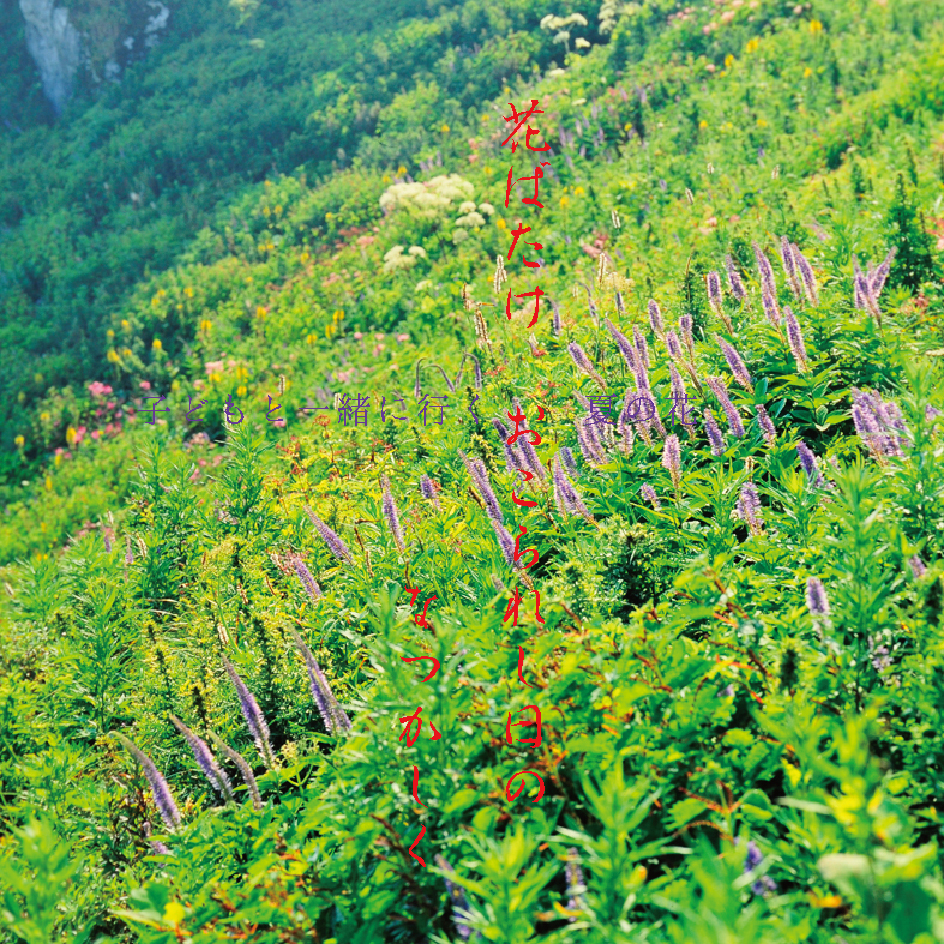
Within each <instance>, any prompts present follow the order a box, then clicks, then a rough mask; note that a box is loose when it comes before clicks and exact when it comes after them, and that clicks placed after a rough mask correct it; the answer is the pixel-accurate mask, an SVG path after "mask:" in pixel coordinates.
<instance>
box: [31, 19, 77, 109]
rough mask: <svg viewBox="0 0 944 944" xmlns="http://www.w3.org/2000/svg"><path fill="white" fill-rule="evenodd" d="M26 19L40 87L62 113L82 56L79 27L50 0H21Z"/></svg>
mask: <svg viewBox="0 0 944 944" xmlns="http://www.w3.org/2000/svg"><path fill="white" fill-rule="evenodd" d="M20 10H21V11H22V12H23V18H24V19H25V20H26V43H27V45H28V46H29V51H30V55H31V56H32V57H33V59H34V61H35V62H36V65H37V66H38V68H39V74H40V77H41V78H42V80H43V90H44V91H45V93H46V97H47V98H48V99H49V101H50V102H52V106H53V108H54V109H55V110H56V114H57V115H58V114H61V113H62V109H63V108H64V107H65V104H66V102H67V101H68V100H69V96H70V95H71V94H72V83H73V80H74V78H75V73H76V71H77V70H78V68H79V63H80V61H81V56H82V42H81V39H80V37H79V32H78V30H77V29H76V28H75V27H74V26H73V25H72V24H71V23H70V22H69V13H68V11H67V10H65V9H63V8H62V7H56V6H55V5H54V3H53V0H20Z"/></svg>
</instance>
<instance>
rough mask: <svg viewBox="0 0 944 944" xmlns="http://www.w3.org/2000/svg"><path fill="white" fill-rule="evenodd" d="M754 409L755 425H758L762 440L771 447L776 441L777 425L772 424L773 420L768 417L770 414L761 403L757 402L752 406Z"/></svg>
mask: <svg viewBox="0 0 944 944" xmlns="http://www.w3.org/2000/svg"><path fill="white" fill-rule="evenodd" d="M754 411H755V412H756V413H757V425H758V426H760V431H761V433H762V434H763V437H764V442H765V443H767V445H768V446H771V447H772V446H773V445H774V444H775V443H776V442H777V427H776V426H774V421H773V420H772V419H771V418H770V414H769V413H768V412H767V408H766V407H765V406H764V405H763V404H761V403H758V404H757V405H756V406H755V407H754Z"/></svg>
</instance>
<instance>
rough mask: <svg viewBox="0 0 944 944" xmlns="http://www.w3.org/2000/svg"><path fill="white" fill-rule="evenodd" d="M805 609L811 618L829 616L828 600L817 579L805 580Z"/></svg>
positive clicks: (821, 584)
mask: <svg viewBox="0 0 944 944" xmlns="http://www.w3.org/2000/svg"><path fill="white" fill-rule="evenodd" d="M806 608H807V609H808V610H809V611H810V614H811V615H812V616H824V617H825V616H829V598H828V597H827V596H826V588H825V587H824V586H823V581H822V580H820V579H819V577H807V578H806Z"/></svg>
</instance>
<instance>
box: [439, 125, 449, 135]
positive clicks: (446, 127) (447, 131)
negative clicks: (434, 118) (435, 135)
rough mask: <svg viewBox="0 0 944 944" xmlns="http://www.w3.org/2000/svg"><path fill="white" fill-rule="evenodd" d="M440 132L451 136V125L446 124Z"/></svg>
mask: <svg viewBox="0 0 944 944" xmlns="http://www.w3.org/2000/svg"><path fill="white" fill-rule="evenodd" d="M439 130H440V131H441V132H442V133H443V134H449V131H450V128H449V125H446V124H444V125H443V126H442V127H441V128H440V129H439Z"/></svg>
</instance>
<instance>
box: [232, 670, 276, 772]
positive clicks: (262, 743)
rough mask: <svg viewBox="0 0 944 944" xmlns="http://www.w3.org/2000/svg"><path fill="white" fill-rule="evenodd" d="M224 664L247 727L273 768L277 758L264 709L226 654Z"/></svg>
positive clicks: (267, 765) (261, 753) (257, 746)
mask: <svg viewBox="0 0 944 944" xmlns="http://www.w3.org/2000/svg"><path fill="white" fill-rule="evenodd" d="M223 666H224V667H225V669H226V672H227V674H228V675H229V677H230V680H231V681H232V683H233V687H234V688H235V689H236V693H237V694H238V695H239V708H240V711H242V713H243V717H244V718H245V719H246V727H247V728H249V733H250V734H251V735H252V739H253V741H255V744H256V748H257V749H258V751H259V753H260V755H261V756H262V759H263V761H264V762H265V765H266V767H268V768H269V769H270V770H271V769H272V768H274V767H275V758H274V757H273V756H272V745H271V744H270V743H269V726H268V725H267V724H266V720H265V716H264V715H263V714H262V709H261V708H260V707H259V705H258V703H257V702H256V699H255V698H254V697H253V695H252V692H251V691H249V689H248V688H247V687H246V683H245V682H244V681H243V680H242V679H241V678H240V676H239V673H238V672H237V671H236V669H235V668H234V667H233V663H232V662H230V661H229V659H227V658H226V656H223Z"/></svg>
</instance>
